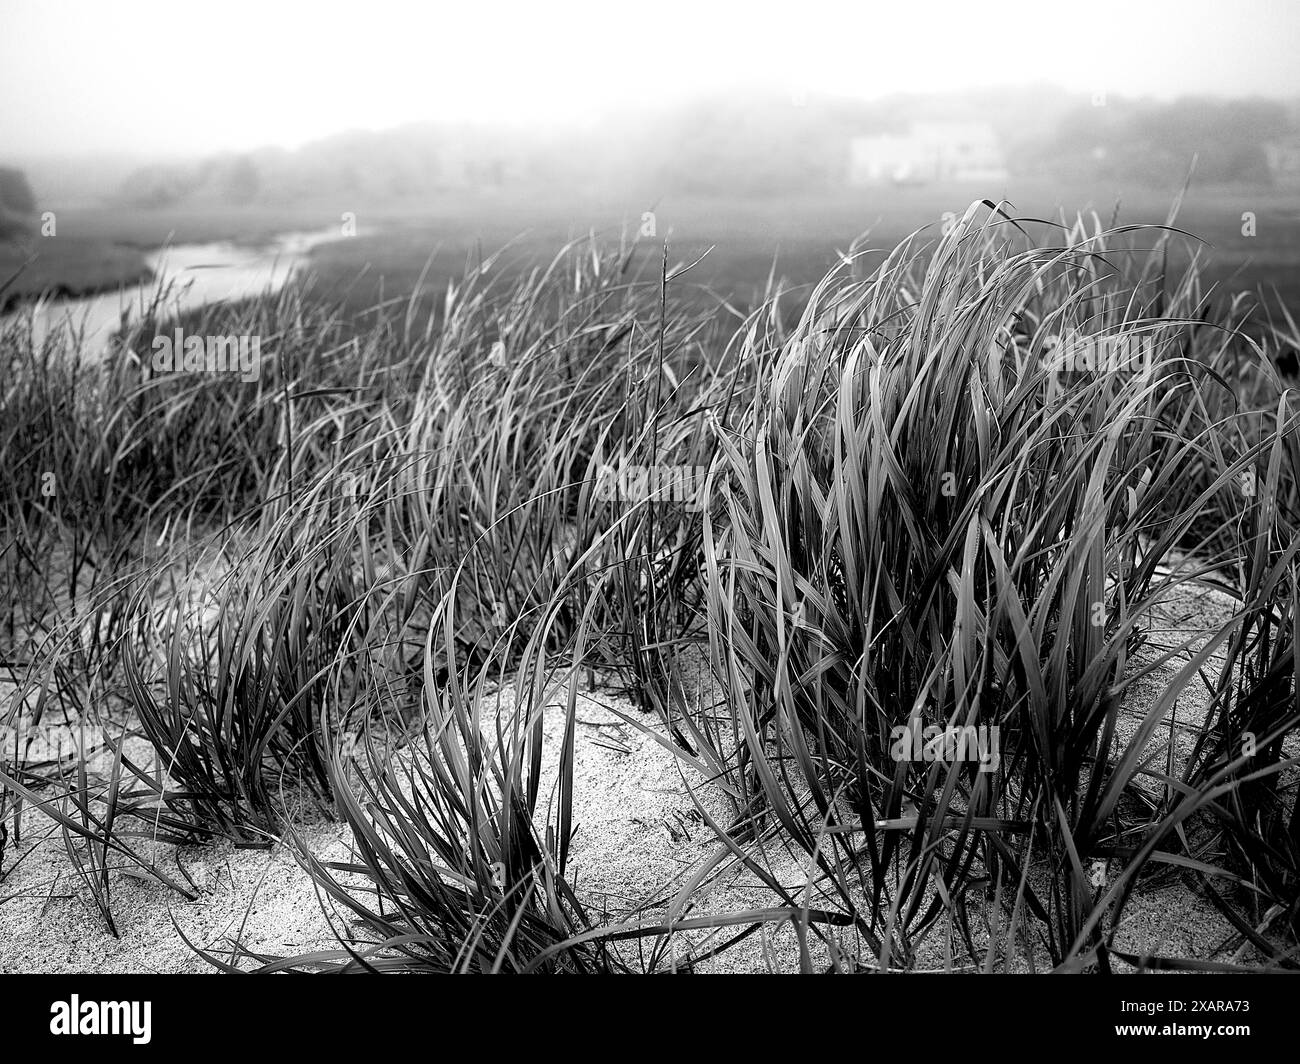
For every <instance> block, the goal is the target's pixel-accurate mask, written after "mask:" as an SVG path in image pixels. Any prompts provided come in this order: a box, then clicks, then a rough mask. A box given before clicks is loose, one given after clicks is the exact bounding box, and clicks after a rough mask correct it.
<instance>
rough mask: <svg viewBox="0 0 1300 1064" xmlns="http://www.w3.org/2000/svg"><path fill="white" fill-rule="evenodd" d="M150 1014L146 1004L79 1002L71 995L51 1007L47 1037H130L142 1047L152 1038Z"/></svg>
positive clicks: (134, 1002) (150, 1008)
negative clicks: (51, 1035)
mask: <svg viewBox="0 0 1300 1064" xmlns="http://www.w3.org/2000/svg"><path fill="white" fill-rule="evenodd" d="M152 1011H153V1004H152V1002H148V1001H82V1000H81V998H80V997H79V996H78V995H76V994H73V995H72V996H71V998H70V999H69V1000H68V1001H55V1002H54V1003H53V1004H51V1005H50V1034H53V1035H129V1036H130V1038H131V1041H132V1042H134V1043H135V1044H136V1045H138V1046H144V1045H148V1044H149V1041H150V1039H151V1038H152V1037H153V1035H152V1031H151V1027H152V1026H153V1025H152V1022H151V1021H152V1016H151V1015H150V1014H151V1013H152Z"/></svg>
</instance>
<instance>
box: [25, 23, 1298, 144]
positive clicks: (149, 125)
mask: <svg viewBox="0 0 1300 1064" xmlns="http://www.w3.org/2000/svg"><path fill="white" fill-rule="evenodd" d="M1298 45H1300V2H1296V0H1230V2H1225V0H1181V2H1178V0H1169V2H1165V0H1145V2H1144V0H1100V2H1097V0H1094V2H1084V3H1070V2H1068V0H1067V2H1056V0H1050V2H1044V0H1037V2H1018V0H1007V2H999V0H957V2H952V3H927V2H924V0H890V2H886V3H880V2H877V0H838V2H828V0H786V2H784V3H772V2H770V0H745V2H739V3H715V2H710V0H687V2H679V0H651V2H638V3H626V2H620V0H602V2H590V3H588V2H581V0H531V2H512V3H492V2H490V0H461V2H458V3H455V4H451V3H445V2H442V0H412V2H408V3H393V2H389V0H365V2H361V3H334V2H331V0H306V2H301V3H288V2H285V0H256V2H248V0H215V2H209V3H203V4H199V3H196V2H193V0H158V2H153V0H111V2H109V0H0V160H2V158H3V157H4V156H15V155H32V154H40V153H58V154H63V153H70V152H80V151H96V152H99V151H106V150H108V151H128V152H150V153H190V152H206V151H212V150H216V149H225V148H233V149H239V148H249V147H255V146H258V145H263V144H281V145H285V146H292V145H295V144H298V143H301V142H302V141H304V140H310V139H312V138H315V137H319V136H323V135H327V134H329V133H334V132H339V131H341V130H344V129H349V128H358V127H362V128H384V127H387V126H392V125H397V124H400V123H403V122H410V121H418V120H421V119H440V118H464V119H471V120H481V119H523V120H527V121H537V120H539V119H555V120H560V121H569V120H575V119H582V118H584V117H587V116H589V115H591V114H592V113H593V112H596V111H598V110H600V109H602V108H607V107H610V106H613V105H617V104H619V103H636V104H646V103H650V104H653V103H655V102H656V101H667V100H672V99H676V98H679V97H681V96H683V95H686V94H689V93H691V92H693V91H697V90H700V89H715V88H720V87H726V86H729V85H734V84H737V83H750V84H755V83H759V84H770V85H771V86H773V87H775V88H779V89H781V90H782V91H784V90H785V89H787V88H793V89H796V90H798V89H802V90H804V91H807V92H809V93H813V94H816V93H820V92H827V93H838V94H846V95H855V96H864V97H871V96H879V95H882V94H885V93H889V92H895V91H900V92H908V91H926V90H944V89H956V88H961V87H964V86H968V85H981V86H982V85H1002V84H1018V83H1029V82H1036V81H1043V80H1047V81H1054V82H1057V83H1059V84H1061V85H1064V86H1065V87H1067V88H1071V89H1079V90H1087V91H1092V90H1094V89H1097V88H1105V89H1106V90H1107V91H1109V92H1112V93H1117V94H1122V95H1141V94H1149V95H1156V96H1161V97H1170V96H1176V95H1179V94H1181V93H1188V92H1199V93H1214V94H1226V95H1247V94H1253V93H1266V94H1276V95H1300V61H1298V60H1297V58H1296V54H1295V53H1296V52H1297V46H1298Z"/></svg>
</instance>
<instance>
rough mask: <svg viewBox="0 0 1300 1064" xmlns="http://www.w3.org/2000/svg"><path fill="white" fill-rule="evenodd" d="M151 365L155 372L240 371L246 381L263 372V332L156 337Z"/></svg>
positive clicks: (180, 333) (179, 334)
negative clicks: (252, 334) (256, 334)
mask: <svg viewBox="0 0 1300 1064" xmlns="http://www.w3.org/2000/svg"><path fill="white" fill-rule="evenodd" d="M151 365H152V366H153V370H154V372H155V373H214V374H215V373H238V374H239V379H240V380H242V381H243V382H244V383H245V384H247V383H251V382H252V381H255V380H257V378H258V377H259V376H261V373H262V338H261V337H260V336H198V335H189V336H186V335H185V330H184V329H181V328H177V329H176V331H175V333H174V334H173V335H171V336H168V335H166V334H162V335H159V336H155V337H154V341H153V359H152V360H151Z"/></svg>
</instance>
